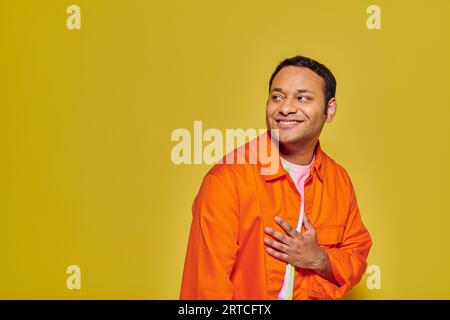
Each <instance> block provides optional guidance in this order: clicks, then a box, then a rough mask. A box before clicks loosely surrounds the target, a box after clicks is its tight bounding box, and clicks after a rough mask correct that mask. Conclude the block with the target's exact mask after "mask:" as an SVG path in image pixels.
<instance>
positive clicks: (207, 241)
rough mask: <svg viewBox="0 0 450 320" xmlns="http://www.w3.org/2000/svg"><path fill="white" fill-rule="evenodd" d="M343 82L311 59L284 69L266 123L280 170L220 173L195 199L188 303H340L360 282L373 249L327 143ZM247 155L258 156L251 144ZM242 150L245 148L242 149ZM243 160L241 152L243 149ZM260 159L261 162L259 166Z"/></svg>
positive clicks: (238, 168)
mask: <svg viewBox="0 0 450 320" xmlns="http://www.w3.org/2000/svg"><path fill="white" fill-rule="evenodd" d="M335 91H336V80H335V78H334V76H333V74H332V73H331V71H330V70H329V69H328V68H327V67H325V66H324V65H322V64H320V63H319V62H317V61H314V60H312V59H309V58H306V57H302V56H296V57H293V58H290V59H286V60H284V61H283V62H281V63H280V64H279V65H278V66H277V68H276V69H275V71H274V72H273V74H272V76H271V78H270V81H269V97H268V100H267V106H266V124H267V128H268V129H270V130H269V131H268V133H267V134H265V135H263V136H260V137H258V139H267V140H268V141H269V142H270V144H269V145H270V146H272V148H271V150H272V151H271V152H277V153H278V155H279V156H278V157H277V159H278V160H279V163H280V166H279V168H278V170H277V171H276V172H273V173H271V174H265V175H262V174H261V170H260V169H261V167H262V166H263V164H262V163H261V162H259V161H258V162H257V163H255V164H254V163H244V164H227V163H220V164H216V165H215V166H214V167H213V168H212V169H211V170H210V171H209V172H208V173H207V174H206V176H205V178H204V179H203V183H202V185H201V187H200V190H199V192H198V194H197V196H196V198H195V200H194V203H193V206H192V211H193V220H192V224H191V230H190V236H189V242H188V247H187V254H186V260H185V265H184V273H183V280H182V284H181V294H180V298H181V299H286V300H289V299H336V298H340V297H342V296H343V295H345V294H346V293H347V292H349V291H350V290H351V289H352V288H353V287H354V286H355V285H356V284H357V283H358V282H359V281H360V279H361V277H362V275H363V274H364V272H365V269H366V265H367V263H366V259H367V256H368V253H369V250H370V247H371V245H372V241H371V237H370V235H369V233H368V231H367V229H366V228H365V226H364V224H363V223H362V220H361V216H360V212H359V209H358V205H357V200H356V196H355V191H354V189H353V185H352V183H351V180H350V178H349V176H348V174H347V172H346V170H345V169H344V168H342V167H341V166H340V165H339V164H337V163H336V162H335V161H334V160H333V159H331V158H330V157H329V156H328V155H327V154H325V152H324V151H322V149H321V146H320V142H319V136H320V133H321V131H322V128H323V126H324V124H325V123H329V122H331V121H332V120H333V118H334V116H335V114H336V108H337V104H336V98H335ZM241 148H243V149H244V150H245V151H247V153H249V152H250V150H249V149H250V143H247V144H246V145H244V146H243V147H241ZM238 149H239V148H238ZM235 151H236V150H235ZM258 159H259V158H258Z"/></svg>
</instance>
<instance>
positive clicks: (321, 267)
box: [264, 66, 337, 284]
mask: <svg viewBox="0 0 450 320" xmlns="http://www.w3.org/2000/svg"><path fill="white" fill-rule="evenodd" d="M324 86H325V81H324V80H323V79H322V78H321V77H320V76H319V75H317V74H316V73H315V72H313V71H312V70H310V69H308V68H302V67H295V66H288V67H285V68H283V69H281V70H280V72H278V74H277V75H276V76H275V78H274V80H273V82H272V86H271V89H270V94H269V98H268V100H267V106H266V123H267V128H268V129H278V133H277V136H276V138H277V139H278V140H279V144H280V156H282V157H283V158H284V159H286V160H288V161H290V162H292V163H295V164H299V165H308V164H309V163H311V161H312V158H313V155H314V148H315V146H316V143H317V141H318V139H319V136H320V133H321V131H322V128H323V126H324V123H325V122H331V121H332V120H333V117H334V115H335V113H336V107H337V105H336V99H335V98H332V99H330V100H329V101H328V102H327V104H326V105H327V111H326V113H325V112H324V107H325V93H324ZM275 221H276V223H277V224H278V225H279V226H280V227H281V228H282V229H283V230H284V231H285V233H282V232H279V231H276V230H274V229H273V228H270V227H266V228H265V230H264V231H265V232H266V233H267V234H268V235H270V236H271V238H269V237H266V238H265V239H264V243H265V244H266V245H267V253H269V254H270V255H271V256H273V257H275V258H277V259H280V260H283V261H285V262H287V263H290V264H291V265H293V266H295V267H297V268H302V269H310V270H314V271H315V272H316V273H317V274H318V275H320V276H321V277H323V278H325V279H327V280H328V281H330V282H332V283H335V284H337V282H336V279H335V278H334V276H333V273H332V270H331V265H330V261H329V258H328V254H327V252H326V250H325V249H324V248H322V247H321V246H320V245H319V244H318V242H317V237H316V231H315V229H314V226H313V225H312V224H311V222H310V221H309V219H308V217H307V216H306V214H305V215H304V219H303V225H304V226H305V230H306V231H305V232H304V233H299V232H297V230H296V229H295V227H293V226H291V225H290V224H289V223H287V222H286V221H284V220H283V219H281V218H280V217H275Z"/></svg>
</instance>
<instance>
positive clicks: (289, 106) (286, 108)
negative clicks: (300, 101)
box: [279, 100, 297, 116]
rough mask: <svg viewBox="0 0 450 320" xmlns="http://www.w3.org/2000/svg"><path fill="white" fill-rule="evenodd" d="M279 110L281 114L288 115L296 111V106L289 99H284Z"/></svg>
mask: <svg viewBox="0 0 450 320" xmlns="http://www.w3.org/2000/svg"><path fill="white" fill-rule="evenodd" d="M279 112H280V113H281V114H282V115H286V116H287V115H288V114H290V113H296V112H297V108H296V107H295V106H294V102H293V101H290V100H286V101H285V102H284V103H283V105H282V106H281V107H280V110H279Z"/></svg>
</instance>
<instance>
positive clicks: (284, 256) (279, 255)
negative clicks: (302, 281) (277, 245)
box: [266, 247, 289, 263]
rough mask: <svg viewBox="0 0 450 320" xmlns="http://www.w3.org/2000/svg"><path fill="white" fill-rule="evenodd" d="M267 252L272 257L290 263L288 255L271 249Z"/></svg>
mask: <svg viewBox="0 0 450 320" xmlns="http://www.w3.org/2000/svg"><path fill="white" fill-rule="evenodd" d="M266 250H267V253H269V254H270V255H271V256H273V257H275V258H277V259H280V260H283V261H286V262H288V263H289V256H288V255H287V254H286V253H282V252H279V251H277V250H274V249H272V248H270V247H267V249H266Z"/></svg>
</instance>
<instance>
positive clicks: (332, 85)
mask: <svg viewBox="0 0 450 320" xmlns="http://www.w3.org/2000/svg"><path fill="white" fill-rule="evenodd" d="M288 66H295V67H303V68H308V69H310V70H312V71H314V72H315V73H316V74H318V75H319V76H320V77H321V78H322V79H323V80H324V81H325V87H324V90H323V91H324V94H325V113H326V111H327V106H328V102H329V101H330V99H331V98H334V96H335V95H336V79H335V78H334V76H333V73H331V71H330V69H328V68H327V67H326V66H324V65H323V64H321V63H319V62H317V61H316V60H313V59H310V58H307V57H303V56H295V57H292V58H288V59H285V60H283V61H282V62H281V63H280V64H279V65H278V66H277V68H276V69H275V71H274V72H273V73H272V76H271V77H270V80H269V92H270V88H271V87H272V82H273V79H274V78H275V76H276V75H277V73H278V72H279V71H280V70H281V69H283V68H284V67H288Z"/></svg>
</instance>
